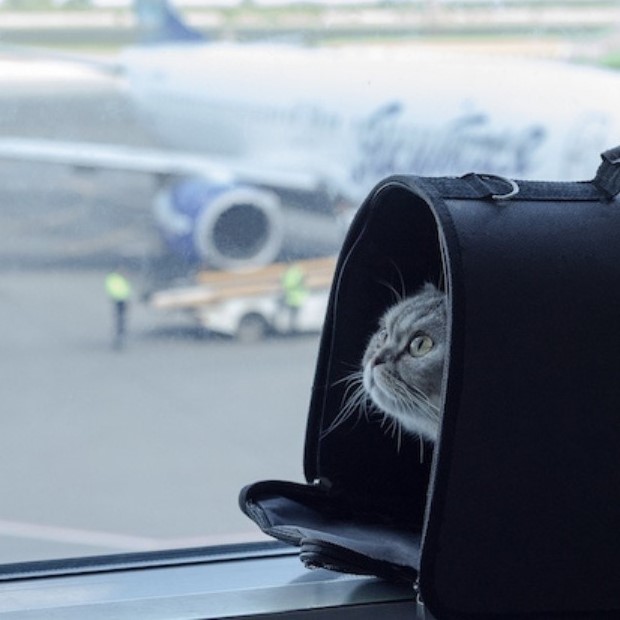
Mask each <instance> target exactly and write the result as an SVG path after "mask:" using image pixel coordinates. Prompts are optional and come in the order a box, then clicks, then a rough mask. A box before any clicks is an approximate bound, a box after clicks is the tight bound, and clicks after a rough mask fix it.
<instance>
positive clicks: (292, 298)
mask: <svg viewBox="0 0 620 620" xmlns="http://www.w3.org/2000/svg"><path fill="white" fill-rule="evenodd" d="M282 289H283V291H284V298H283V299H284V305H285V306H286V307H287V308H288V312H289V328H290V331H291V332H293V333H294V332H296V331H297V318H298V315H299V309H300V308H301V306H303V304H304V302H305V301H306V297H307V296H308V289H307V288H306V276H305V274H304V272H303V269H302V268H301V267H300V266H299V265H297V264H295V263H294V264H292V265H291V266H290V267H289V268H288V269H286V271H285V272H284V274H283V275H282Z"/></svg>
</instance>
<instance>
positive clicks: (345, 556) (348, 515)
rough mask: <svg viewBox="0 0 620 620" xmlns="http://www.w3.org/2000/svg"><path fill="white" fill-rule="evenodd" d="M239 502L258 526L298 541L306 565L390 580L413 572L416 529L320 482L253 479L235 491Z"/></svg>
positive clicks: (417, 556)
mask: <svg viewBox="0 0 620 620" xmlns="http://www.w3.org/2000/svg"><path fill="white" fill-rule="evenodd" d="M239 504H240V507H241V510H242V511H243V512H244V513H245V514H246V515H248V516H249V517H250V518H251V519H252V520H253V521H255V522H256V523H257V524H258V526H259V527H260V528H261V529H262V530H263V532H265V533H266V534H268V535H270V536H273V537H274V538H277V539H278V540H282V541H284V542H287V543H289V544H292V545H296V546H298V547H300V548H301V549H300V559H301V561H302V562H303V563H304V564H305V565H306V566H307V567H308V568H327V569H330V570H337V571H340V572H345V573H354V574H359V575H376V576H378V577H382V578H384V579H389V580H391V581H408V582H412V581H413V580H414V579H415V578H416V577H417V573H418V565H419V560H420V536H419V533H418V534H416V533H415V532H412V531H411V530H409V529H407V528H405V527H403V526H402V525H400V526H399V525H398V524H393V523H390V522H389V520H388V519H387V518H386V517H385V515H383V514H377V513H365V512H363V511H361V510H360V507H359V506H355V505H352V504H351V503H350V502H349V501H348V500H347V498H346V496H345V497H343V496H336V495H334V494H332V493H331V492H330V490H329V489H328V488H326V487H325V486H323V485H321V484H313V485H309V484H296V483H293V482H285V481H277V480H269V481H264V482H258V483H255V484H252V485H248V486H247V487H245V488H244V489H243V490H242V491H241V494H240V497H239Z"/></svg>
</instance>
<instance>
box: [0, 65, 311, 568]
mask: <svg viewBox="0 0 620 620" xmlns="http://www.w3.org/2000/svg"><path fill="white" fill-rule="evenodd" d="M0 75H2V72H0ZM4 75H9V73H8V72H7V73H5V74H4ZM50 75H52V74H51V73H49V72H47V73H46V72H44V75H43V76H42V78H41V79H40V80H38V81H37V80H34V79H30V80H27V81H20V80H19V79H18V78H15V77H13V78H12V80H13V81H10V80H7V79H5V81H4V82H3V83H2V84H0V135H3V136H9V135H27V136H30V137H32V136H34V135H40V136H45V137H50V138H54V137H57V138H65V139H80V140H81V139H84V140H105V141H109V142H114V141H118V140H121V139H122V140H123V141H124V142H125V143H133V144H148V143H149V141H150V137H149V136H148V134H147V133H146V132H144V131H143V130H142V128H141V127H140V126H139V125H137V124H136V118H135V117H134V115H133V114H134V113H133V111H132V108H131V105H130V103H129V102H128V100H127V98H126V94H125V93H124V91H123V90H122V87H121V86H120V85H119V84H117V83H116V82H114V81H113V80H108V79H101V80H97V79H94V78H92V77H88V78H84V79H81V78H75V77H71V79H69V78H68V77H63V76H62V72H61V75H60V76H53V79H52V78H50ZM102 119H103V120H102ZM154 191H155V188H154V184H153V183H152V181H151V179H149V178H148V177H145V176H140V175H135V176H133V175H131V174H123V173H111V172H107V173H101V174H98V173H95V174H91V175H87V176H84V175H83V174H82V175H80V174H77V173H76V172H75V171H74V170H71V169H70V168H68V167H64V166H51V165H34V164H32V165H31V164H16V163H7V162H0V230H1V231H2V238H3V241H2V244H0V345H1V347H2V351H3V355H2V357H1V358H0V394H1V398H2V406H1V409H0V412H1V416H2V424H1V428H2V432H1V433H0V496H1V497H2V502H1V504H0V550H1V552H0V553H1V554H0V558H1V560H2V562H5V563H12V562H24V561H34V560H43V559H51V558H67V557H77V556H84V555H88V556H90V555H100V554H108V553H117V552H123V553H124V552H130V551H144V550H151V549H170V548H179V547H193V546H203V545H211V544H222V543H228V542H240V541H248V540H260V539H264V537H263V535H262V534H261V533H260V531H259V529H258V527H257V526H256V525H254V524H253V523H252V522H251V521H249V520H248V519H247V517H245V516H244V515H243V514H242V513H241V511H240V510H239V508H238V506H237V497H238V493H239V491H240V489H241V488H242V487H243V486H244V485H246V484H248V483H251V482H254V481H257V480H262V479H268V478H281V479H285V480H296V481H303V473H302V459H303V444H304V437H305V425H306V416H307V411H308V403H309V398H310V389H311V385H312V380H313V375H314V364H315V361H316V354H317V350H318V336H308V337H302V338H279V339H271V340H266V341H264V342H261V343H257V344H252V345H241V344H239V343H236V342H234V341H231V340H227V339H225V338H221V337H220V338H217V337H212V336H209V335H207V334H205V333H204V332H201V331H199V330H198V329H196V328H195V327H194V326H193V325H192V323H191V321H190V320H189V319H188V318H186V317H178V316H174V317H173V316H169V315H166V314H158V313H156V312H155V311H153V310H151V309H149V308H148V306H146V305H145V304H144V303H142V302H141V299H140V296H141V292H142V291H143V289H144V286H145V281H144V272H143V269H142V268H143V265H144V262H145V260H146V259H147V258H148V257H149V256H151V255H152V254H153V253H154V252H156V251H157V244H158V240H157V237H156V234H155V231H154V228H153V224H152V220H151V212H150V201H151V199H152V196H153V192H154ZM119 261H123V262H125V263H127V264H129V265H130V266H131V268H132V271H131V277H132V280H133V284H134V299H133V302H132V305H131V308H130V313H129V325H128V334H127V338H126V342H125V346H124V348H123V349H122V350H120V351H117V350H114V349H113V348H112V346H111V345H112V309H111V306H110V303H109V301H108V300H107V299H106V297H105V291H104V286H103V282H104V277H105V274H106V273H107V271H108V270H109V268H110V267H111V266H114V265H115V264H116V263H117V262H119Z"/></svg>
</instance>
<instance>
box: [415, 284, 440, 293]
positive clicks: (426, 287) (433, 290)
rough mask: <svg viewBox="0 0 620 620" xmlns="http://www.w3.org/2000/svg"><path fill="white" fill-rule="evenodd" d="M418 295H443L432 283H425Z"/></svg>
mask: <svg viewBox="0 0 620 620" xmlns="http://www.w3.org/2000/svg"><path fill="white" fill-rule="evenodd" d="M420 293H425V294H426V295H443V291H441V290H440V289H439V288H437V286H436V285H435V284H434V283H433V282H425V283H424V284H423V285H422V288H421V289H420Z"/></svg>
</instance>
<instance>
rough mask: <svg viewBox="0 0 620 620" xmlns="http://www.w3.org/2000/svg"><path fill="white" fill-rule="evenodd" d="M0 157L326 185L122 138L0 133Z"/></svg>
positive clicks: (311, 177) (310, 177) (305, 186)
mask: <svg viewBox="0 0 620 620" xmlns="http://www.w3.org/2000/svg"><path fill="white" fill-rule="evenodd" d="M0 159H4V160H11V161H27V162H42V163H50V164H64V165H68V166H72V167H76V168H86V169H95V170H96V169H102V170H119V171H127V172H143V173H147V174H152V175H154V176H158V177H170V176H173V177H174V176H179V177H188V176H191V177H200V178H204V179H208V180H210V181H216V182H221V183H234V182H237V183H251V184H255V185H262V186H267V187H271V188H275V189H278V188H280V189H285V190H294V191H301V192H313V191H317V190H318V189H319V188H320V187H322V186H324V183H323V182H322V179H320V178H319V176H318V175H316V174H313V173H304V172H297V171H286V170H276V169H272V168H269V167H265V166H263V165H261V164H260V163H258V162H257V163H254V162H244V161H239V160H232V159H231V160H227V159H226V158H217V157H208V156H203V155H196V154H192V153H184V152H180V151H170V150H164V149H152V148H140V147H132V146H124V145H118V144H103V143H92V142H65V141H57V140H44V139H30V138H0Z"/></svg>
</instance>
